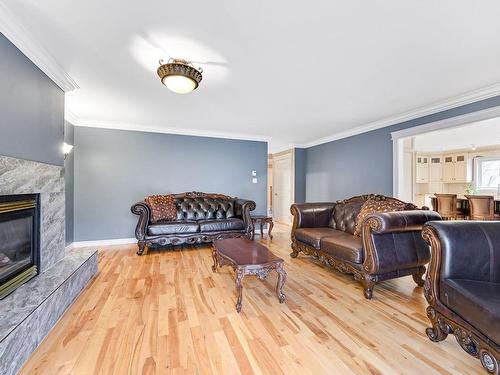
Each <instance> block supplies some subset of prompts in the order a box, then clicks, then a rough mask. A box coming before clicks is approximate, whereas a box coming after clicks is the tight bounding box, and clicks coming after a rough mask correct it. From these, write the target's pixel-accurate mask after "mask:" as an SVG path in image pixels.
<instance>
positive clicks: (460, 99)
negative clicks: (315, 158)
mask: <svg viewBox="0 0 500 375" xmlns="http://www.w3.org/2000/svg"><path fill="white" fill-rule="evenodd" d="M498 95H500V83H496V84H494V85H491V86H488V87H485V88H482V89H479V90H475V91H471V92H469V93H466V94H462V95H458V96H455V97H453V98H450V99H447V100H444V101H441V102H438V103H434V104H431V105H428V106H424V107H420V108H417V109H413V110H411V111H407V112H404V113H400V114H398V115H395V116H391V117H387V118H385V119H382V120H379V121H374V122H371V123H368V124H366V125H362V126H358V127H355V128H353V129H349V130H346V131H343V132H338V133H335V134H332V135H330V136H327V137H322V138H319V139H316V140H314V141H310V142H307V143H305V144H303V145H302V146H303V147H304V148H308V147H312V146H317V145H320V144H323V143H328V142H332V141H336V140H338V139H342V138H348V137H352V136H353V135H358V134H362V133H366V132H369V131H372V130H376V129H381V128H385V127H387V126H391V125H396V124H399V123H402V122H405V121H410V120H414V119H417V118H420V117H424V116H428V115H432V114H435V113H439V112H442V111H446V110H448V109H452V108H457V107H460V106H463V105H466V104H471V103H475V102H478V101H481V100H484V99H489V98H493V97H495V96H498Z"/></svg>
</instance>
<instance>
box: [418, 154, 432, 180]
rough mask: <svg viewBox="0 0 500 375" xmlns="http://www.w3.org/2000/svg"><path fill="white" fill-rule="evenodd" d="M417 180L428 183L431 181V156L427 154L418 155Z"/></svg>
mask: <svg viewBox="0 0 500 375" xmlns="http://www.w3.org/2000/svg"><path fill="white" fill-rule="evenodd" d="M415 182H417V183H419V184H422V183H423V184H426V183H428V182H429V157H428V156H425V155H417V157H416V170H415Z"/></svg>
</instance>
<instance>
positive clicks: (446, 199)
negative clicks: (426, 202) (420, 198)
mask: <svg viewBox="0 0 500 375" xmlns="http://www.w3.org/2000/svg"><path fill="white" fill-rule="evenodd" d="M434 196H435V197H436V208H435V209H436V211H437V212H438V213H439V215H441V217H442V218H443V220H457V219H458V218H460V219H464V215H462V214H461V213H459V212H458V208H457V195H456V194H437V193H436V194H434Z"/></svg>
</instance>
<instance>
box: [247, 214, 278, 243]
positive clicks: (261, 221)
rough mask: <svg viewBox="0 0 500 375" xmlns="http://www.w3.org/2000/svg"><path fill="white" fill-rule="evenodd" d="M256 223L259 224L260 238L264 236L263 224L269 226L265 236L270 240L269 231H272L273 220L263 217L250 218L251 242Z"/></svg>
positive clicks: (271, 237)
mask: <svg viewBox="0 0 500 375" xmlns="http://www.w3.org/2000/svg"><path fill="white" fill-rule="evenodd" d="M257 223H259V224H260V236H261V237H262V236H263V235H264V224H267V225H268V226H269V229H268V230H267V235H268V236H269V238H270V239H271V240H272V239H273V235H272V234H271V231H272V230H273V227H274V223H273V218H272V217H269V216H265V215H256V216H252V224H253V232H252V240H253V239H254V237H255V226H256V225H257Z"/></svg>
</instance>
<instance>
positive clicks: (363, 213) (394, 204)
mask: <svg viewBox="0 0 500 375" xmlns="http://www.w3.org/2000/svg"><path fill="white" fill-rule="evenodd" d="M406 206H407V204H406V203H405V202H401V201H399V200H397V199H391V198H387V199H368V200H367V201H366V202H365V203H363V206H362V207H361V210H360V211H359V214H358V215H357V217H356V229H355V230H354V235H355V236H357V237H360V236H361V230H362V228H363V221H364V220H365V218H366V217H367V216H368V215H370V214H373V213H376V212H394V211H403V210H404V209H405V208H406Z"/></svg>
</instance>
